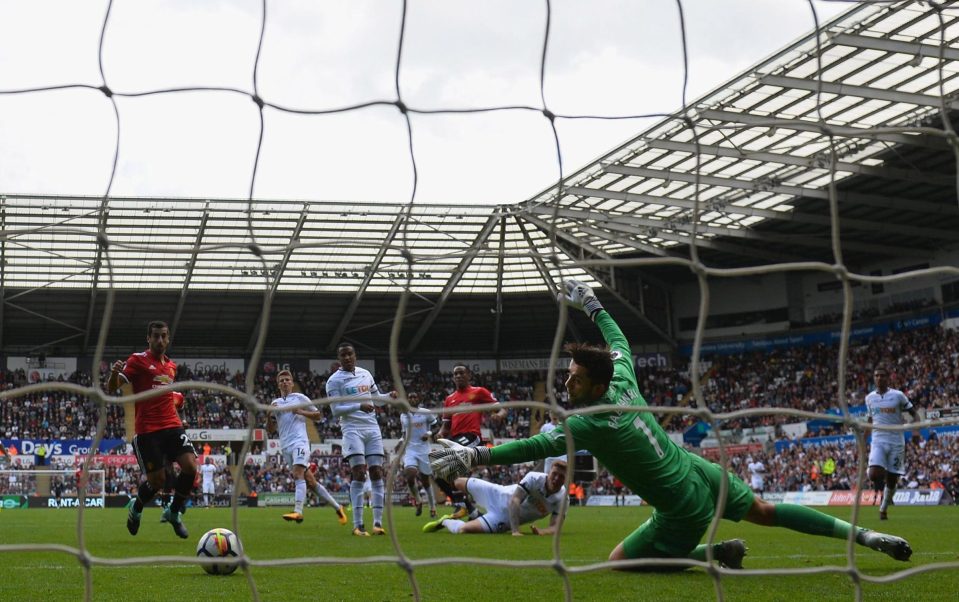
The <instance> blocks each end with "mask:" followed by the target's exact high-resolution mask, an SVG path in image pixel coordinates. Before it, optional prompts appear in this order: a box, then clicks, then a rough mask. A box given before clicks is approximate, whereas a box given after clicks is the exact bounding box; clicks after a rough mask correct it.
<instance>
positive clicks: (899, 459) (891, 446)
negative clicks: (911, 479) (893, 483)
mask: <svg viewBox="0 0 959 602" xmlns="http://www.w3.org/2000/svg"><path fill="white" fill-rule="evenodd" d="M869 466H882V467H883V468H885V469H886V472H891V473H892V474H903V473H904V472H906V444H905V443H885V442H882V441H879V442H874V443H873V444H872V445H871V446H870V447H869Z"/></svg>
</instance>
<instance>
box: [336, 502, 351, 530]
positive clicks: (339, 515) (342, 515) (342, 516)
mask: <svg viewBox="0 0 959 602" xmlns="http://www.w3.org/2000/svg"><path fill="white" fill-rule="evenodd" d="M348 520H349V519H347V518H346V510H344V509H343V506H340V507H338V508H336V522H338V523H340V524H341V525H345V524H346V523H347V521H348Z"/></svg>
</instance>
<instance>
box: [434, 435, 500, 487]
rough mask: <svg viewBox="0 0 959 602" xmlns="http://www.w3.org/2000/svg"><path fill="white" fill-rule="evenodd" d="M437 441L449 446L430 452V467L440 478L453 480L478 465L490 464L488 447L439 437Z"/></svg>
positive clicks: (466, 473)
mask: <svg viewBox="0 0 959 602" xmlns="http://www.w3.org/2000/svg"><path fill="white" fill-rule="evenodd" d="M436 442H437V443H439V444H440V445H442V446H443V447H445V448H447V449H441V450H438V451H432V452H430V467H431V468H432V469H433V474H434V475H436V477H437V478H439V479H443V480H444V481H452V480H453V479H456V478H457V477H463V476H466V475H468V474H469V473H470V470H472V469H473V468H475V467H477V466H480V465H483V464H489V459H490V451H489V448H488V447H464V446H462V445H460V444H459V443H456V442H455V441H450V440H449V439H438V440H437V441H436Z"/></svg>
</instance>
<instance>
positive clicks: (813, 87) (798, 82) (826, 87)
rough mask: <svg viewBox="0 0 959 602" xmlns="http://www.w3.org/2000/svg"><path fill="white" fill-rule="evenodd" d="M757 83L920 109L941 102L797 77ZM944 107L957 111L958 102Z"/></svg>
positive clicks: (766, 77) (769, 78)
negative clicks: (919, 107)
mask: <svg viewBox="0 0 959 602" xmlns="http://www.w3.org/2000/svg"><path fill="white" fill-rule="evenodd" d="M759 81H760V82H761V83H763V84H766V85H768V86H779V87H780V88H791V89H793V90H806V91H807V92H818V91H821V92H824V93H826V94H839V95H842V96H859V97H861V98H867V99H872V100H884V101H886V102H902V103H906V104H913V105H919V106H921V107H938V106H940V104H941V102H942V99H941V98H940V97H938V96H933V95H931V94H916V93H914V92H898V91H896V90H883V89H880V88H870V87H869V86H853V85H851V84H842V83H838V82H826V81H819V80H815V79H802V78H798V77H785V76H782V75H764V76H762V77H761V78H760V79H759ZM946 107H948V108H950V109H959V102H956V101H955V100H951V99H948V98H947V99H946Z"/></svg>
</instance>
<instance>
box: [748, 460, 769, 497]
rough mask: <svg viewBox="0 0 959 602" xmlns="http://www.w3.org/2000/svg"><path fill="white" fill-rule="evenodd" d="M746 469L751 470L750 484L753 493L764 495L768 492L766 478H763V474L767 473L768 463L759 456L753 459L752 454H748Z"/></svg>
mask: <svg viewBox="0 0 959 602" xmlns="http://www.w3.org/2000/svg"><path fill="white" fill-rule="evenodd" d="M746 470H748V471H749V486H750V487H751V488H752V490H753V493H755V494H756V495H759V496H760V497H762V494H763V493H765V492H766V485H765V483H764V481H765V479H764V478H763V475H765V474H766V465H765V464H763V463H762V460H760V459H759V458H758V457H757V458H756V459H755V460H753V458H752V456H748V457H747V458H746Z"/></svg>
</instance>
